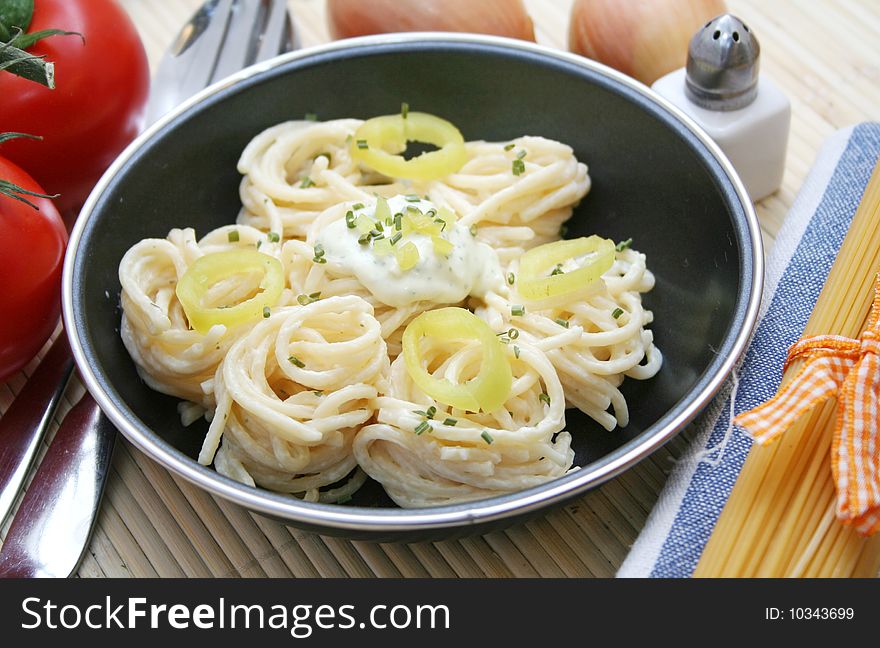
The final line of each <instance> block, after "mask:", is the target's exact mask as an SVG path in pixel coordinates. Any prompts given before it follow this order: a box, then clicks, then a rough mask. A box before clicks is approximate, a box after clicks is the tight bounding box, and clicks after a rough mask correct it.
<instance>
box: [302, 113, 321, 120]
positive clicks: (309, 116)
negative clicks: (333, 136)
mask: <svg viewBox="0 0 880 648" xmlns="http://www.w3.org/2000/svg"><path fill="white" fill-rule="evenodd" d="M304 119H305V120H306V121H318V116H317V115H316V114H315V113H311V112H310V113H306V114H305V117H304Z"/></svg>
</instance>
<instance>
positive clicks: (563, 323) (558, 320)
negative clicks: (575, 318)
mask: <svg viewBox="0 0 880 648" xmlns="http://www.w3.org/2000/svg"><path fill="white" fill-rule="evenodd" d="M553 321H554V322H556V323H557V324H559V326H562V327H563V328H568V320H564V319H561V318H559V317H557V318H556V319H555V320H553Z"/></svg>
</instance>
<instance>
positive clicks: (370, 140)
mask: <svg viewBox="0 0 880 648" xmlns="http://www.w3.org/2000/svg"><path fill="white" fill-rule="evenodd" d="M407 142H423V143H425V144H433V145H434V146H436V147H438V149H439V150H437V151H428V152H426V153H422V154H421V155H419V156H417V157H414V158H412V159H411V160H407V159H406V158H404V157H403V156H402V155H398V154H399V153H401V152H403V151H404V150H406V143H407ZM351 156H352V157H353V158H354V159H355V160H358V161H360V162H362V163H363V164H365V165H367V166H368V167H370V168H372V169H375V170H376V171H378V172H379V173H382V174H384V175H386V176H389V177H391V178H405V179H408V180H436V179H437V178H443V177H445V176H448V175H449V174H450V173H455V172H456V171H458V170H459V169H460V168H461V167H462V166H464V163H465V162H467V153H466V152H465V150H464V138H463V137H462V135H461V132H459V130H458V129H457V128H456V127H455V126H454V125H452V124H451V123H449V122H448V121H446V120H445V119H440V118H439V117H435V116H434V115H429V114H428V113H421V112H411V113H408V114H407V116H406V117H405V118H404V117H403V115H385V116H382V117H374V118H373V119H369V120H367V121H365V122H364V123H363V124H361V127H360V128H358V129H357V131H356V132H355V134H354V137H353V138H352V142H351Z"/></svg>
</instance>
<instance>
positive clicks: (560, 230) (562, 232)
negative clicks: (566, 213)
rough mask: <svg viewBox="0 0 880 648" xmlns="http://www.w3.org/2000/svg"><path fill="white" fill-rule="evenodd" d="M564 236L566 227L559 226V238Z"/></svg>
mask: <svg viewBox="0 0 880 648" xmlns="http://www.w3.org/2000/svg"><path fill="white" fill-rule="evenodd" d="M566 234H568V225H560V226H559V236H561V237H563V238H565V235H566Z"/></svg>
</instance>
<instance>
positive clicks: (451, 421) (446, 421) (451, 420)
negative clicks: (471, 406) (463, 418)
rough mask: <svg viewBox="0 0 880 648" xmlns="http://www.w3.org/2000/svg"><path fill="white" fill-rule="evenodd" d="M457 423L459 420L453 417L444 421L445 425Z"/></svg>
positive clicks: (453, 425)
mask: <svg viewBox="0 0 880 648" xmlns="http://www.w3.org/2000/svg"><path fill="white" fill-rule="evenodd" d="M456 423H458V420H457V419H454V418H452V417H449V418H447V419H446V420H445V421H443V425H449V426H451V427H455V424H456Z"/></svg>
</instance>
